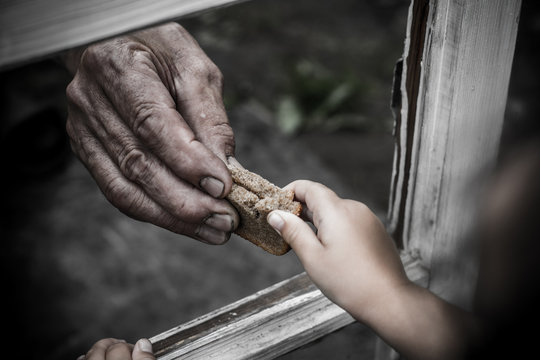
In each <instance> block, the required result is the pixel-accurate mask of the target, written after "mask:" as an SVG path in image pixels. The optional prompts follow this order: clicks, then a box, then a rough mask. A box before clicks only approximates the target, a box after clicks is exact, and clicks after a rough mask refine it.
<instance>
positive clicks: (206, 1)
mask: <svg viewBox="0 0 540 360" xmlns="http://www.w3.org/2000/svg"><path fill="white" fill-rule="evenodd" d="M238 1H239V0H152V1H146V0H2V1H0V68H4V67H7V66H9V65H14V64H17V63H21V62H24V61H29V60H32V59H36V58H40V57H43V56H47V55H50V54H53V53H56V52H58V51H62V50H66V49H69V48H73V47H76V46H80V45H84V44H88V43H91V42H94V41H97V40H101V39H104V38H107V37H111V36H114V35H118V34H121V33H125V32H128V31H132V30H135V29H139V28H143V27H147V26H150V25H153V24H157V23H162V22H165V21H169V20H174V19H178V18H179V17H181V16H185V15H189V14H193V13H196V12H199V11H202V10H206V9H209V8H214V7H218V6H224V5H228V4H231V3H235V2H238Z"/></svg>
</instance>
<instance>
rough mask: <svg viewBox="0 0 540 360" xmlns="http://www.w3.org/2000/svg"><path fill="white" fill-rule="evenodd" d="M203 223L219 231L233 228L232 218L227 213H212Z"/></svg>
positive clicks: (227, 230)
mask: <svg viewBox="0 0 540 360" xmlns="http://www.w3.org/2000/svg"><path fill="white" fill-rule="evenodd" d="M204 223H205V224H206V225H208V226H211V227H213V228H214V229H217V230H221V231H226V232H229V231H233V229H234V219H233V218H232V216H230V215H228V214H212V215H211V216H210V217H209V218H208V219H206V220H205V222H204Z"/></svg>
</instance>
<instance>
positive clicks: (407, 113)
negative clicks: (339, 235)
mask: <svg viewBox="0 0 540 360" xmlns="http://www.w3.org/2000/svg"><path fill="white" fill-rule="evenodd" d="M415 6H416V7H415ZM413 7H415V9H416V11H413V10H412V9H413ZM422 8H423V9H425V10H426V13H425V14H422V11H418V9H422ZM520 8H521V0H476V1H468V0H450V1H448V0H414V1H413V2H412V4H411V10H410V12H409V20H408V31H407V39H406V42H405V52H404V59H405V61H404V68H403V76H402V79H401V80H402V82H401V94H402V98H401V99H402V104H401V106H402V107H401V111H400V112H398V115H399V116H398V122H399V126H398V128H396V130H395V131H396V134H397V135H398V136H397V138H398V143H397V145H396V155H401V156H396V159H395V162H394V174H393V179H394V182H393V186H394V187H393V189H392V192H391V193H392V195H393V198H392V199H391V202H390V206H389V212H388V214H389V224H390V230H391V231H393V232H394V235H395V236H396V237H397V238H399V239H400V240H401V241H402V242H403V246H404V248H405V249H406V250H407V251H413V252H417V253H418V254H419V256H420V259H421V260H420V261H421V263H422V265H423V266H424V267H426V268H427V269H428V270H429V273H430V279H429V286H428V288H429V289H430V290H431V291H433V292H434V293H435V294H437V295H439V296H441V297H443V298H444V299H446V300H448V301H449V302H451V303H454V304H456V305H459V306H462V307H465V308H470V306H471V302H472V299H473V293H474V289H475V286H476V279H477V266H478V260H477V257H476V255H477V254H475V252H474V249H475V247H474V243H473V241H474V240H473V239H471V235H472V230H473V226H474V223H475V217H476V213H477V206H478V204H479V200H480V196H479V195H480V194H481V191H482V188H483V185H484V184H485V181H486V180H487V178H488V176H489V174H490V171H491V170H492V167H493V165H494V162H495V160H496V157H497V153H498V147H499V139H500V134H501V131H502V125H503V117H504V111H505V106H506V99H507V91H508V85H509V81H510V71H511V68H512V59H513V55H514V48H515V43H516V36H517V28H518V19H519V12H520ZM420 17H422V18H421V19H419V18H420ZM419 21H420V22H422V23H423V24H424V25H425V31H424V32H421V33H419V32H416V33H414V32H413V31H411V27H412V24H418V23H419ZM420 36H421V37H420ZM411 49H413V50H418V49H421V50H422V51H421V52H420V53H414V51H411ZM411 65H413V66H417V69H416V71H410V70H411V69H410V68H408V67H407V66H409V67H410V66H411ZM418 65H420V66H418ZM414 82H416V83H415V84H412V83H414ZM412 85H414V86H412ZM411 89H414V91H411ZM407 152H408V153H409V154H410V158H409V161H408V162H407V161H405V157H404V156H403V154H405V153H407ZM377 350H378V354H377V356H376V358H377V359H381V360H382V359H393V358H396V356H397V354H396V353H395V352H393V351H392V350H391V349H389V348H387V347H386V348H385V347H384V346H381V342H380V343H379V344H378V349H377Z"/></svg>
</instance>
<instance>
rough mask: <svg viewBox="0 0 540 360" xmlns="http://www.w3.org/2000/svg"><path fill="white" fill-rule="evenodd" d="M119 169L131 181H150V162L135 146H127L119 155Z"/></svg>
mask: <svg viewBox="0 0 540 360" xmlns="http://www.w3.org/2000/svg"><path fill="white" fill-rule="evenodd" d="M119 166H120V171H121V172H122V173H123V174H124V175H125V176H126V178H128V179H129V180H131V181H134V182H136V183H141V184H149V183H150V182H151V181H152V178H153V173H152V164H151V161H150V159H149V158H148V157H147V156H146V154H145V153H144V152H143V151H142V150H140V149H138V148H137V147H131V148H128V149H127V150H126V151H125V153H124V154H123V156H121V159H120V162H119Z"/></svg>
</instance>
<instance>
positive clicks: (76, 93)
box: [66, 76, 85, 108]
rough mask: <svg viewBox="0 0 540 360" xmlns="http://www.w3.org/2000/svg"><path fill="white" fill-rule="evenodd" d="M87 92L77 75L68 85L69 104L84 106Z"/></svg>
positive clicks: (67, 96)
mask: <svg viewBox="0 0 540 360" xmlns="http://www.w3.org/2000/svg"><path fill="white" fill-rule="evenodd" d="M84 99H85V93H84V89H83V87H82V86H81V83H80V79H79V76H75V77H74V78H73V80H72V81H71V82H70V83H69V84H68V86H67V87H66V100H67V102H68V104H69V106H70V107H71V106H75V107H78V108H83V107H84V104H85V102H84Z"/></svg>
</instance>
